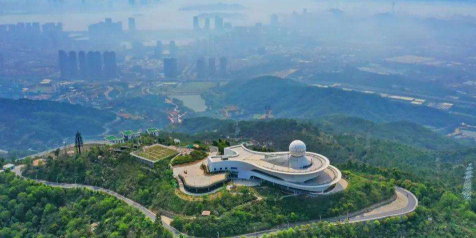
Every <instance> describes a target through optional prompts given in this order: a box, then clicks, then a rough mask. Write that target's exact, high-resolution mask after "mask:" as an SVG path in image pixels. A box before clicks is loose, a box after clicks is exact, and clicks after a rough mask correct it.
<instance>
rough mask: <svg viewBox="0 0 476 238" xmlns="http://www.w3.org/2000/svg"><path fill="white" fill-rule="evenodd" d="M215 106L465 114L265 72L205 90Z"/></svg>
mask: <svg viewBox="0 0 476 238" xmlns="http://www.w3.org/2000/svg"><path fill="white" fill-rule="evenodd" d="M204 97H205V98H206V99H207V105H209V106H210V107H212V108H217V107H218V108H220V107H219V106H220V105H221V107H222V108H223V107H225V106H227V105H234V106H237V107H238V108H239V113H237V114H236V115H235V116H236V117H237V118H240V119H241V118H245V119H249V118H253V116H255V115H256V114H259V115H262V114H264V113H266V110H265V109H266V108H268V109H269V110H270V111H271V112H272V115H273V116H275V117H279V118H304V119H311V118H312V119H315V118H319V117H322V116H327V115H333V114H344V115H348V116H355V117H360V118H364V119H368V120H371V121H375V122H390V121H401V120H406V121H410V122H415V123H418V124H420V125H428V126H433V127H445V126H449V125H457V124H460V123H461V122H463V121H466V122H467V123H470V124H474V123H472V122H475V120H474V119H473V118H466V117H463V116H457V115H453V114H449V113H447V112H444V111H441V110H438V109H434V108H430V107H422V106H415V105H411V104H409V103H402V102H397V101H392V100H388V99H385V98H382V97H380V96H379V95H373V94H365V93H359V92H350V91H344V90H341V89H334V88H318V87H313V86H310V85H307V84H304V83H299V82H296V81H292V80H289V79H281V78H277V77H271V76H264V77H260V78H255V79H251V80H239V81H233V82H230V83H229V84H227V85H226V86H221V87H217V88H216V89H215V90H214V91H213V92H209V93H206V94H204Z"/></svg>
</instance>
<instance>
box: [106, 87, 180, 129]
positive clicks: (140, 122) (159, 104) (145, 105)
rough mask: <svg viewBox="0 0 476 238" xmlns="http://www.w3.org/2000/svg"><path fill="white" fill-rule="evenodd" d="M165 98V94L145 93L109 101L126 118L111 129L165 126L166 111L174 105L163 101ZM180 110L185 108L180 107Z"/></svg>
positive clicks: (170, 109)
mask: <svg viewBox="0 0 476 238" xmlns="http://www.w3.org/2000/svg"><path fill="white" fill-rule="evenodd" d="M165 100H166V97H165V96H161V95H159V96H156V95H147V96H143V97H131V98H124V99H117V100H115V101H113V102H111V103H110V106H111V107H112V108H113V109H112V110H113V111H114V112H115V113H118V114H119V115H121V116H122V117H123V119H127V120H121V121H120V122H119V124H116V125H114V128H113V129H114V130H115V131H120V130H140V129H142V130H144V129H145V128H150V127H160V128H161V127H164V126H167V125H168V124H169V123H170V122H169V120H168V119H167V116H168V114H167V111H173V110H174V106H173V105H171V104H167V103H165ZM175 103H177V104H180V101H178V100H175ZM118 109H119V110H118ZM181 110H186V109H185V107H181ZM182 113H183V112H182Z"/></svg>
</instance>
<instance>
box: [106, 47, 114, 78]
mask: <svg viewBox="0 0 476 238" xmlns="http://www.w3.org/2000/svg"><path fill="white" fill-rule="evenodd" d="M103 56H104V76H105V77H106V78H115V77H117V62H116V53H115V52H114V51H106V52H104V54H103Z"/></svg>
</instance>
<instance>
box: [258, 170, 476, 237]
mask: <svg viewBox="0 0 476 238" xmlns="http://www.w3.org/2000/svg"><path fill="white" fill-rule="evenodd" d="M341 168H343V169H350V170H352V171H355V172H356V173H358V174H363V175H364V176H370V177H374V176H376V177H384V178H386V179H387V180H390V181H394V183H395V184H396V185H398V186H401V187H404V188H406V189H408V190H410V191H411V192H412V193H413V194H415V195H416V196H417V197H418V199H419V206H418V208H417V210H416V211H415V212H413V213H410V214H408V215H404V216H402V217H392V218H386V219H383V220H379V221H368V222H361V223H352V224H341V223H337V224H332V223H328V222H317V223H312V224H308V225H306V226H299V227H292V228H289V229H288V230H285V231H280V232H275V233H270V234H267V235H265V236H263V237H264V238H276V237H292V238H298V237H299V238H300V237H309V238H311V237H334V238H360V237H362V238H364V237H365V238H366V237H375V238H380V237H382V238H383V237H475V236H476V226H475V221H476V213H475V212H476V203H475V202H472V203H469V202H467V201H465V200H463V199H462V197H461V195H460V194H458V191H459V190H458V189H456V188H450V189H448V188H447V187H445V186H442V185H441V184H439V183H434V182H433V181H427V180H423V181H422V180H421V179H419V178H418V177H417V176H415V175H413V174H411V173H408V172H403V171H400V170H395V169H393V170H390V169H384V168H377V167H373V166H369V165H366V164H362V163H355V162H351V161H349V162H347V163H345V164H342V165H341ZM417 181H418V182H417Z"/></svg>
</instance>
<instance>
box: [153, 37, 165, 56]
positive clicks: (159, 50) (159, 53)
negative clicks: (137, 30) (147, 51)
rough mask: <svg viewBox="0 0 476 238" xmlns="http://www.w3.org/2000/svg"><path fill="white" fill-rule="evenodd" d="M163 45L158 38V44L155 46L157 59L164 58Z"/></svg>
mask: <svg viewBox="0 0 476 238" xmlns="http://www.w3.org/2000/svg"><path fill="white" fill-rule="evenodd" d="M163 51H164V50H163V46H162V41H160V40H158V41H157V44H156V45H155V48H154V56H155V58H156V59H162V53H163Z"/></svg>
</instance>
